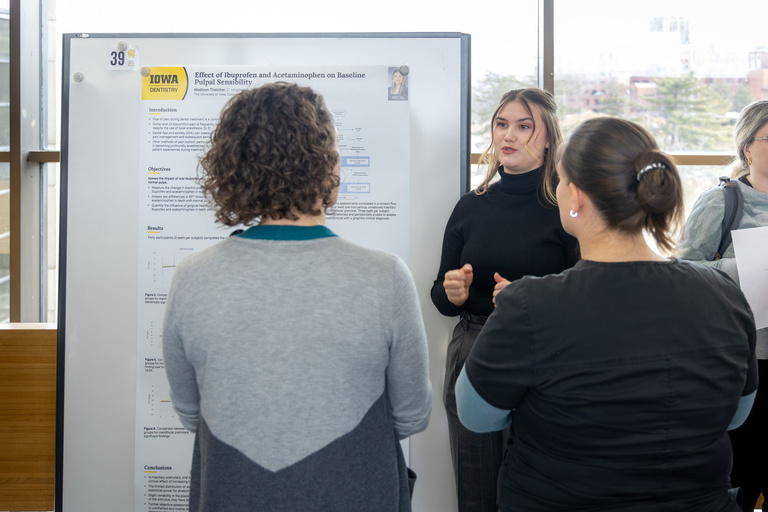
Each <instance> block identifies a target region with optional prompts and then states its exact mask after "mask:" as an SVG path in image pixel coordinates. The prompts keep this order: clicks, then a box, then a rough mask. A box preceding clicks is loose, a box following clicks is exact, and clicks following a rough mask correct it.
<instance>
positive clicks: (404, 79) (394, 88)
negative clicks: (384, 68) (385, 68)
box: [387, 66, 409, 101]
mask: <svg viewBox="0 0 768 512" xmlns="http://www.w3.org/2000/svg"><path fill="white" fill-rule="evenodd" d="M408 71H409V70H408V66H400V67H393V68H389V73H388V74H387V75H388V76H389V88H388V89H387V99H389V101H408Z"/></svg>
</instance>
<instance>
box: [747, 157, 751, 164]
mask: <svg viewBox="0 0 768 512" xmlns="http://www.w3.org/2000/svg"><path fill="white" fill-rule="evenodd" d="M747 165H752V157H751V156H748V157H747Z"/></svg>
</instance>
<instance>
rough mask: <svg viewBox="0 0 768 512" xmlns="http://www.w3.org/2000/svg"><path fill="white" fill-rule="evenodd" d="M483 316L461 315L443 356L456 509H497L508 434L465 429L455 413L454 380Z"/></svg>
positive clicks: (494, 511) (478, 511)
mask: <svg viewBox="0 0 768 512" xmlns="http://www.w3.org/2000/svg"><path fill="white" fill-rule="evenodd" d="M483 323H485V317H477V316H475V315H466V314H465V315H462V319H461V321H460V322H459V323H458V324H457V325H456V327H455V328H454V330H453V336H452V338H451V341H450V343H449V344H448V353H447V357H446V368H445V382H444V385H443V403H444V404H445V412H446V414H447V416H448V436H449V438H450V443H451V457H452V460H453V471H454V475H455V477H456V497H457V499H458V504H459V512H497V511H498V507H497V505H496V501H497V490H496V484H497V480H498V476H499V468H500V467H501V461H502V457H503V455H504V449H505V442H506V439H507V435H505V434H504V433H502V432H490V433H487V434H476V433H475V432H472V431H471V430H467V429H466V428H464V426H463V425H462V424H461V422H460V421H459V416H458V413H457V412H456V394H455V386H456V379H458V378H459V374H460V373H461V369H462V368H463V367H464V362H465V361H466V360H467V356H468V355H469V351H470V350H471V349H472V345H474V343H475V339H476V338H477V335H478V334H479V333H480V329H481V328H482V326H483Z"/></svg>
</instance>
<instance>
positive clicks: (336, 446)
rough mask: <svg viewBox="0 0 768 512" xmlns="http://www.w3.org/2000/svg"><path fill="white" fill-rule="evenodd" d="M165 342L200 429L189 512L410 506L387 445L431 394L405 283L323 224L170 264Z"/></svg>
mask: <svg viewBox="0 0 768 512" xmlns="http://www.w3.org/2000/svg"><path fill="white" fill-rule="evenodd" d="M163 353H164V359H165V367H166V372H167V374H168V380H169V383H170V387H171V399H172V401H173V405H174V408H175V410H176V412H177V413H178V415H179V417H180V419H181V421H182V423H183V424H184V426H186V427H187V428H188V429H189V430H191V431H195V432H197V435H196V440H195V449H194V454H193V464H192V484H191V487H192V488H191V496H190V510H193V511H204V510H212V511H213V510H215V511H217V512H222V511H242V510H258V511H260V512H272V511H286V512H288V511H291V512H295V511H298V510H314V511H336V512H338V511H346V510H349V511H356V512H360V511H372V512H373V511H375V512H385V511H401V510H410V497H409V493H408V480H407V473H406V469H407V468H406V467H405V462H404V460H403V457H402V452H401V450H400V444H399V442H398V441H399V440H401V439H403V438H406V437H408V436H410V435H411V434H414V433H417V432H420V431H422V430H424V429H425V428H426V427H427V424H428V421H429V416H430V411H431V405H432V390H431V385H430V382H429V378H428V365H427V342H426V335H425V331H424V326H423V322H422V318H421V312H420V308H419V302H418V298H417V294H416V289H415V286H414V283H413V279H412V277H411V275H410V272H409V271H408V269H407V267H406V266H405V264H404V263H403V262H402V260H400V259H399V258H397V257H396V256H393V255H390V254H387V253H384V252H381V251H375V250H371V249H366V248H363V247H360V246H357V245H355V244H353V243H350V242H348V241H346V240H343V239H341V238H339V237H337V236H335V235H334V234H333V233H332V232H331V231H330V230H328V229H327V228H325V227H323V226H316V227H294V226H259V227H254V228H251V229H249V230H248V231H246V232H245V233H242V234H241V235H239V236H233V237H230V238H228V239H226V240H223V241H221V242H219V243H217V244H215V245H213V246H211V247H209V248H207V249H204V250H201V251H198V252H195V253H193V254H191V255H189V256H187V257H185V258H184V259H182V261H180V262H179V265H178V267H177V268H176V271H175V273H174V277H173V282H172V284H171V290H170V293H169V296H168V302H167V304H166V313H165V323H164V328H163Z"/></svg>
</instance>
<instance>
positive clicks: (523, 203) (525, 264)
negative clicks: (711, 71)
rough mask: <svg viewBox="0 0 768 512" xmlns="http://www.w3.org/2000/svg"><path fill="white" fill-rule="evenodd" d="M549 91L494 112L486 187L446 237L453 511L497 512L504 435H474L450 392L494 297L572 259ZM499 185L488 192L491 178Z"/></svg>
mask: <svg viewBox="0 0 768 512" xmlns="http://www.w3.org/2000/svg"><path fill="white" fill-rule="evenodd" d="M556 110H557V106H556V105H555V101H554V99H553V98H552V95H551V94H549V93H548V92H545V91H542V90H540V89H535V88H531V89H514V90H511V91H509V92H508V93H506V94H505V95H504V96H503V97H502V99H501V101H500V102H499V106H498V108H497V109H496V112H494V115H493V122H492V124H491V134H492V137H493V139H492V142H491V144H490V145H489V147H488V149H487V150H486V151H485V153H483V155H482V157H481V159H480V161H481V162H482V163H484V164H487V165H488V173H487V175H486V178H485V180H484V181H483V183H482V184H480V186H479V187H477V189H475V190H473V191H471V192H469V193H468V194H466V195H464V196H463V197H462V198H461V199H459V202H458V203H457V204H456V207H455V208H454V210H453V213H452V214H451V217H450V219H449V220H448V225H447V226H446V228H445V235H444V238H443V252H442V257H441V260H440V269H439V271H438V274H437V279H436V280H435V284H434V285H433V286H432V302H433V303H434V304H435V306H436V307H437V309H438V311H440V313H442V314H443V315H446V316H457V315H460V316H461V321H460V322H459V323H458V324H457V325H456V328H455V329H454V332H453V337H452V338H451V341H450V343H449V345H448V354H447V360H446V374H445V384H444V391H443V401H444V403H445V409H446V413H447V415H448V431H449V436H450V441H451V455H452V458H453V468H454V473H455V475H456V489H457V494H458V502H459V512H486V511H487V512H496V510H497V505H496V498H497V496H496V479H497V476H498V473H499V467H500V466H501V461H502V456H503V452H504V449H505V446H504V439H503V437H506V436H503V435H502V433H501V432H492V433H489V434H476V433H474V432H471V431H469V430H467V429H465V428H464V427H463V426H462V425H461V423H460V422H459V418H458V415H457V413H456V399H455V394H454V385H455V383H456V379H457V378H458V376H459V373H460V372H461V368H462V366H463V365H464V361H465V360H466V358H467V355H468V354H469V351H470V349H471V348H472V345H473V344H474V341H475V338H476V337H477V334H478V333H479V332H480V329H481V328H482V326H483V324H484V323H485V319H486V318H487V317H488V315H490V314H491V312H492V311H493V308H494V305H493V297H494V295H495V293H497V292H498V290H501V289H502V288H503V287H504V286H506V284H508V283H509V282H510V281H514V280H516V279H519V278H521V277H523V276H525V275H535V276H542V275H546V274H553V273H559V272H562V271H563V270H565V269H566V268H569V267H571V266H573V265H574V264H575V263H576V261H577V260H578V250H577V245H576V239H575V238H573V237H571V236H570V235H568V234H567V233H565V231H564V230H563V227H562V225H561V224H560V217H559V213H558V209H557V207H556V205H555V188H556V187H557V173H556V171H555V161H554V156H555V154H556V151H557V148H558V146H559V145H560V143H561V142H562V136H561V135H560V128H559V127H558V123H557V115H556ZM496 174H498V175H499V177H500V178H501V179H500V180H498V181H495V182H494V183H491V181H492V180H493V178H494V177H495V176H496Z"/></svg>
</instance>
